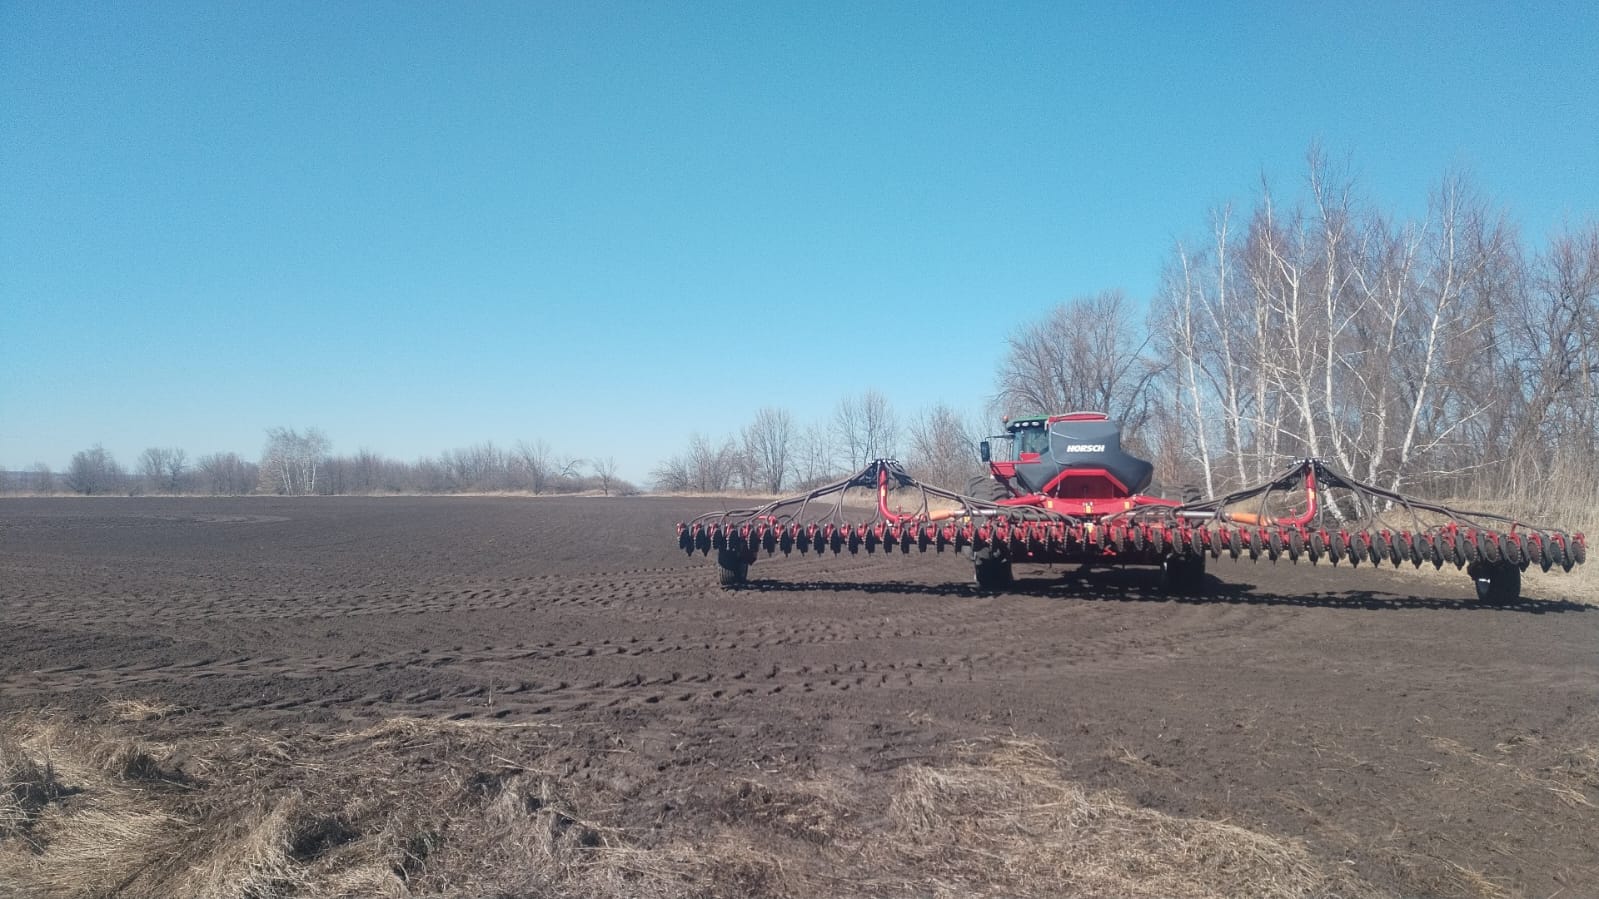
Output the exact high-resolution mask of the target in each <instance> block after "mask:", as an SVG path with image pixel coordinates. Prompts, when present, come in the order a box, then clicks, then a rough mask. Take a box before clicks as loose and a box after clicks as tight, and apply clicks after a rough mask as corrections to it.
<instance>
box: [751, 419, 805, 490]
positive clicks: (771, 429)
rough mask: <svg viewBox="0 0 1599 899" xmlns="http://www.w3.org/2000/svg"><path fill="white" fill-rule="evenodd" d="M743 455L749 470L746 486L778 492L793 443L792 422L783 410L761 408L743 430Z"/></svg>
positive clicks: (780, 488)
mask: <svg viewBox="0 0 1599 899" xmlns="http://www.w3.org/2000/svg"><path fill="white" fill-rule="evenodd" d="M743 442H744V457H745V459H746V460H747V464H748V467H749V469H750V481H751V484H750V486H752V487H754V488H756V489H760V490H765V491H767V492H768V493H781V492H782V491H783V482H784V481H785V480H786V479H787V477H788V474H789V467H790V461H789V457H790V455H791V454H792V452H793V445H794V422H793V419H792V418H791V417H790V416H789V414H788V412H787V411H785V410H783V409H773V408H764V409H761V410H760V411H759V412H756V413H755V421H753V422H752V423H750V425H749V426H748V427H746V428H745V429H744V434H743Z"/></svg>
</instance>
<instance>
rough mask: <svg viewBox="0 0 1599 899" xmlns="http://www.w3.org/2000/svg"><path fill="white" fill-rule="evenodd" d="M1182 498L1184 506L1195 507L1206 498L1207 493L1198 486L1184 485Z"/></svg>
mask: <svg viewBox="0 0 1599 899" xmlns="http://www.w3.org/2000/svg"><path fill="white" fill-rule="evenodd" d="M1182 498H1183V505H1185V506H1189V505H1193V504H1194V503H1197V502H1199V501H1200V500H1202V499H1204V498H1205V491H1203V490H1201V489H1199V485H1198V484H1184V485H1183V492H1182Z"/></svg>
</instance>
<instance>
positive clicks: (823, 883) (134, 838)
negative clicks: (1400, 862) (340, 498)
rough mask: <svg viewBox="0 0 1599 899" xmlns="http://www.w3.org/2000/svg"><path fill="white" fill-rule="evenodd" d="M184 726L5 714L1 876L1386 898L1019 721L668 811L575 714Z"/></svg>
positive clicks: (0, 732)
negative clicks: (1089, 782) (327, 731)
mask: <svg viewBox="0 0 1599 899" xmlns="http://www.w3.org/2000/svg"><path fill="white" fill-rule="evenodd" d="M173 720H177V719H173ZM170 724H171V721H166V722H163V720H162V719H147V718H144V717H139V718H136V719H135V720H134V721H132V722H127V721H112V720H109V719H108V720H106V721H104V722H100V723H88V724H79V723H70V722H63V721H60V720H57V719H54V718H52V717H50V716H46V715H28V716H22V717H18V718H14V719H13V720H10V721H7V722H4V723H3V724H0V774H3V775H4V776H5V778H6V782H5V788H6V793H5V794H4V795H5V796H8V797H9V799H7V800H6V804H4V805H3V806H0V883H9V884H15V885H18V887H19V889H20V894H21V895H28V896H37V897H74V899H76V897H102V896H117V897H130V899H142V897H163V899H167V897H207V899H210V897H216V899H234V897H237V899H271V897H313V899H324V897H328V899H332V897H352V899H353V897H371V896H390V897H407V896H434V895H450V896H456V895H471V896H504V897H513V896H533V895H583V896H630V897H632V896H648V897H680V896H681V897H687V896H703V897H716V896H727V897H733V896H743V897H778V896H817V895H873V896H883V897H900V896H903V897H911V896H918V897H920V896H971V895H979V896H1000V895H1003V896H1060V895H1073V896H1120V897H1141V896H1151V897H1153V896H1161V897H1222V896H1243V895H1248V896H1258V897H1313V896H1314V897H1335V896H1349V897H1356V896H1361V897H1363V896H1371V895H1376V891H1374V890H1373V889H1371V888H1370V887H1369V886H1367V885H1365V884H1362V883H1360V882H1358V881H1356V880H1354V879H1353V878H1352V877H1350V876H1349V875H1347V874H1346V873H1344V872H1343V871H1342V869H1341V868H1340V867H1339V866H1338V865H1333V866H1332V867H1331V868H1329V867H1328V866H1327V865H1326V864H1324V863H1323V862H1322V861H1321V860H1319V859H1318V858H1316V857H1315V856H1313V855H1312V854H1311V853H1310V852H1309V851H1308V850H1307V849H1306V848H1305V847H1304V846H1303V845H1301V844H1299V843H1298V842H1296V841H1291V840H1281V839H1277V838H1274V837H1271V836H1268V835H1266V834H1262V833H1258V832H1255V831H1251V830H1249V829H1246V828H1244V827H1240V826H1237V825H1235V824H1230V823H1225V822H1215V821H1205V820H1199V819H1191V818H1177V817H1172V816H1169V815H1164V814H1161V813H1159V812H1155V811H1152V810H1149V809H1145V808H1140V807H1138V806H1136V805H1134V804H1131V803H1129V802H1128V801H1126V800H1125V799H1123V798H1121V797H1119V796H1117V795H1115V794H1112V793H1091V792H1088V791H1085V790H1083V789H1082V788H1080V787H1079V786H1077V785H1075V784H1073V783H1072V782H1070V781H1068V780H1066V779H1065V778H1064V777H1063V776H1062V773H1061V769H1060V766H1059V764H1058V763H1057V762H1056V761H1055V760H1054V759H1052V758H1051V757H1050V756H1049V755H1048V754H1047V753H1046V752H1045V751H1044V750H1043V749H1042V748H1041V747H1040V746H1038V745H1036V744H1033V743H1029V742H1024V741H1016V740H1007V741H999V742H983V743H976V744H972V745H968V746H964V747H960V748H958V749H957V750H955V751H953V752H952V753H950V754H949V756H948V757H947V758H945V759H944V760H942V761H941V762H939V763H936V764H934V763H928V764H917V765H910V766H906V767H902V768H899V769H897V771H895V772H894V773H892V774H889V775H884V776H877V777H868V776H866V775H863V774H858V773H857V774H853V775H849V774H845V773H839V774H837V775H832V776H815V775H812V776H808V777H802V776H800V775H799V774H798V773H795V772H785V771H777V772H763V773H762V774H761V776H760V778H759V779H748V778H736V779H732V780H727V779H723V780H720V781H718V780H715V779H714V778H715V776H716V775H714V774H711V773H707V775H706V778H707V780H709V781H710V782H709V783H700V784H697V785H692V786H685V785H681V784H680V785H678V786H676V787H670V788H667V789H666V790H665V791H664V794H665V795H671V796H673V797H675V804H677V805H678V806H679V807H678V808H677V810H676V813H675V814H673V815H670V816H667V815H666V813H665V812H658V811H656V810H655V809H654V808H653V807H651V808H645V807H643V806H644V805H645V804H646V803H643V802H641V801H640V799H639V795H638V792H637V790H623V789H618V788H612V787H607V786H605V784H606V782H607V781H606V780H605V779H604V778H599V779H594V778H584V777H579V776H578V773H577V772H578V771H579V770H581V769H589V768H591V767H592V766H595V765H602V764H605V763H607V761H608V760H610V759H616V758H619V757H618V756H615V755H608V754H607V753H606V752H605V751H604V750H593V749H589V750H584V749H583V747H584V746H588V745H590V744H589V743H587V742H585V741H584V740H581V739H574V736H576V735H574V734H572V733H570V732H563V731H562V730H561V729H559V728H536V727H530V726H527V727H518V726H510V725H491V724H481V723H466V722H461V723H447V722H440V721H432V720H427V721H423V720H414V719H397V720H393V721H388V722H384V723H382V724H379V725H376V726H373V727H370V728H367V729H365V730H361V731H357V732H352V733H345V734H339V735H332V736H329V735H316V734H296V735H290V736H273V735H268V734H249V733H231V732H230V733H194V732H188V733H186V734H178V733H175V732H171V731H170V730H169V731H168V732H158V731H160V729H161V728H162V727H168V728H170ZM590 736H592V735H590ZM656 795H657V799H656V800H655V801H656V803H657V804H658V801H659V795H661V794H659V793H658V794H656ZM671 804H674V803H668V805H671ZM652 817H653V820H652Z"/></svg>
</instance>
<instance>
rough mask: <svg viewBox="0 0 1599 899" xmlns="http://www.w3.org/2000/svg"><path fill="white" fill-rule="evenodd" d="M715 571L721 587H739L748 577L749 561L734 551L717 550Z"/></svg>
mask: <svg viewBox="0 0 1599 899" xmlns="http://www.w3.org/2000/svg"><path fill="white" fill-rule="evenodd" d="M716 569H717V574H718V576H719V578H720V583H721V585H722V586H723V587H737V586H740V585H742V584H743V583H744V582H745V581H746V580H747V579H748V578H749V576H750V563H749V560H748V559H745V558H744V556H743V555H742V554H741V553H739V552H738V551H736V550H731V549H719V550H717V551H716Z"/></svg>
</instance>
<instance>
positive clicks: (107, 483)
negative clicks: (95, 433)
mask: <svg viewBox="0 0 1599 899" xmlns="http://www.w3.org/2000/svg"><path fill="white" fill-rule="evenodd" d="M126 480H127V478H126V476H125V475H124V473H123V470H122V466H121V465H119V464H117V460H116V457H115V456H112V455H111V453H110V452H108V451H107V450H106V448H105V447H103V446H101V445H100V444H98V443H96V444H95V445H94V446H93V447H91V448H89V449H86V450H79V451H78V452H76V453H73V454H72V461H71V463H69V464H68V466H67V486H68V487H69V488H71V489H72V490H73V492H75V493H81V494H83V495H85V496H96V495H103V494H107V493H116V492H120V491H121V490H122V489H123V488H124V486H125V481H126Z"/></svg>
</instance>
